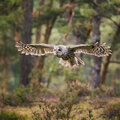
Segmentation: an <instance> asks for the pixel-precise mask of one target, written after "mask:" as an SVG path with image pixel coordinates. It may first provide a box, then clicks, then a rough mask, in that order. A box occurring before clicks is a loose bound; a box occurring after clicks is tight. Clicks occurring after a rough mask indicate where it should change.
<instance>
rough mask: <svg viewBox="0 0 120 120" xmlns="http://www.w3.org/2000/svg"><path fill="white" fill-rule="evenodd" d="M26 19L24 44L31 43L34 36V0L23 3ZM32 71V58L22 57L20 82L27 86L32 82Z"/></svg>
mask: <svg viewBox="0 0 120 120" xmlns="http://www.w3.org/2000/svg"><path fill="white" fill-rule="evenodd" d="M23 9H24V18H23V21H22V30H21V41H22V42H23V43H27V44H28V43H31V35H32V11H33V0H24V1H23ZM31 69H32V57H31V56H25V55H21V78H20V82H21V84H23V85H27V84H29V82H30V78H29V73H30V72H31Z"/></svg>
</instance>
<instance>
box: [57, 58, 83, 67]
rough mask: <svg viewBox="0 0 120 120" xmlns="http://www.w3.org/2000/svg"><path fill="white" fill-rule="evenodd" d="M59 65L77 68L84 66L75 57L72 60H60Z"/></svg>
mask: <svg viewBox="0 0 120 120" xmlns="http://www.w3.org/2000/svg"><path fill="white" fill-rule="evenodd" d="M59 63H60V64H61V65H63V66H65V67H72V68H74V67H78V66H79V65H81V64H82V65H84V62H83V61H82V60H81V59H80V58H79V59H78V58H77V57H74V58H73V59H69V60H63V59H62V58H61V59H60V61H59Z"/></svg>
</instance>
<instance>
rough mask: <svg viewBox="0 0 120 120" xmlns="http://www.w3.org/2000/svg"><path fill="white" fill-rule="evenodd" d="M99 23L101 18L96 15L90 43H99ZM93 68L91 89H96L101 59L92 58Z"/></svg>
mask: <svg viewBox="0 0 120 120" xmlns="http://www.w3.org/2000/svg"><path fill="white" fill-rule="evenodd" d="M100 21H101V18H100V16H99V14H98V15H96V16H94V17H93V19H92V41H93V43H95V42H98V43H100ZM93 62H94V67H93V83H92V87H93V88H97V87H99V85H100V72H101V63H102V58H101V57H96V56H94V57H93Z"/></svg>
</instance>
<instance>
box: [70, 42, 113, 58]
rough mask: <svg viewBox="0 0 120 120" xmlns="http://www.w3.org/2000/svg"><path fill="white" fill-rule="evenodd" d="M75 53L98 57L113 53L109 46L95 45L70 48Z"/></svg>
mask: <svg viewBox="0 0 120 120" xmlns="http://www.w3.org/2000/svg"><path fill="white" fill-rule="evenodd" d="M69 49H70V50H71V51H73V52H74V53H85V54H90V55H95V56H97V57H102V56H109V55H110V54H112V51H111V50H110V49H109V47H108V46H106V45H105V43H104V44H98V42H97V43H95V44H93V45H87V44H80V45H74V46H71V47H69Z"/></svg>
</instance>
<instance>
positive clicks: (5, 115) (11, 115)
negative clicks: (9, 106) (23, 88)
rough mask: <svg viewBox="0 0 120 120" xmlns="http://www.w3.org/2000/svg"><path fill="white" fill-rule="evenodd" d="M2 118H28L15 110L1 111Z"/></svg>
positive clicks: (11, 119) (17, 119)
mask: <svg viewBox="0 0 120 120" xmlns="http://www.w3.org/2000/svg"><path fill="white" fill-rule="evenodd" d="M0 120H27V116H22V115H19V114H16V113H15V112H6V111H1V112H0Z"/></svg>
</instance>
